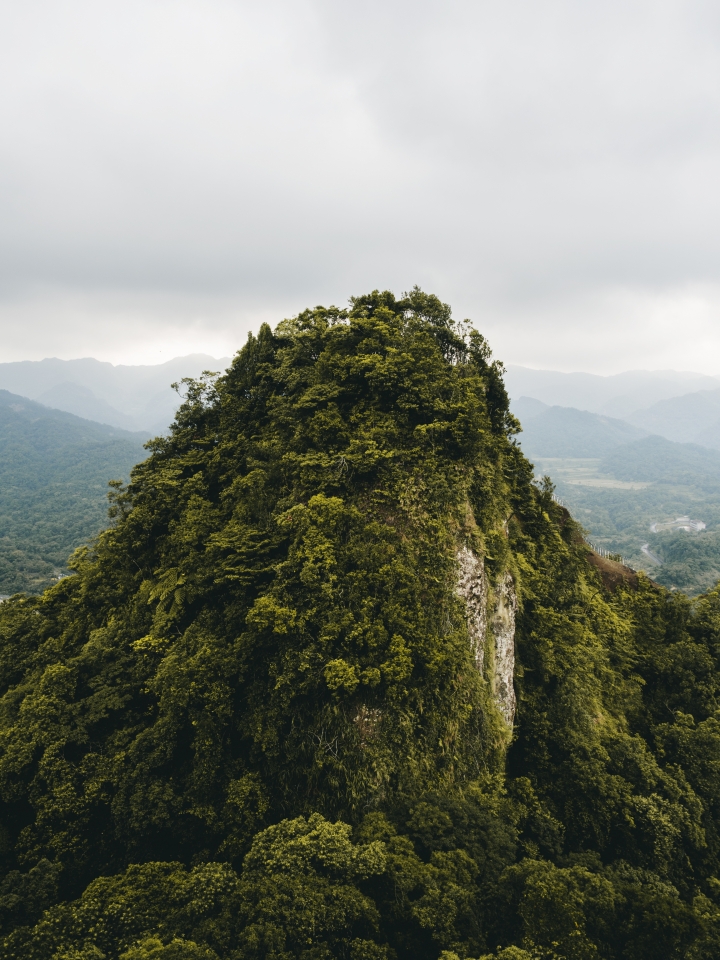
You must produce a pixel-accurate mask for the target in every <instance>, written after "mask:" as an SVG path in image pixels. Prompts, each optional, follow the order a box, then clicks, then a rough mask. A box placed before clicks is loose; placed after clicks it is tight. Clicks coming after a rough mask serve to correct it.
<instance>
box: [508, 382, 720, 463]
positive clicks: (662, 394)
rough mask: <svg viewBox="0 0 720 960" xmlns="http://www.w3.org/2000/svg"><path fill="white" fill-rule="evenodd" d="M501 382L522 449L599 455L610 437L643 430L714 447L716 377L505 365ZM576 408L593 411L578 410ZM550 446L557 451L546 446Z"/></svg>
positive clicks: (717, 444) (719, 442)
mask: <svg viewBox="0 0 720 960" xmlns="http://www.w3.org/2000/svg"><path fill="white" fill-rule="evenodd" d="M505 383H506V386H507V388H508V393H509V394H510V397H511V400H512V407H513V412H514V413H515V415H516V416H517V417H518V418H519V420H520V422H521V423H522V425H523V448H524V449H525V450H526V452H529V453H535V454H541V455H543V456H575V457H583V456H604V455H605V453H606V452H607V449H609V447H611V446H612V445H613V443H623V442H626V441H627V440H630V439H633V438H635V439H638V438H640V437H642V436H647V435H648V434H655V435H657V436H661V437H665V438H666V439H667V440H673V441H675V442H677V443H697V444H700V445H701V446H704V447H709V448H711V449H720V379H718V378H715V377H706V376H703V375H702V374H698V373H688V372H679V371H676V370H662V371H657V372H653V371H645V370H636V371H628V372H627V373H620V374H616V375H615V376H610V377H600V376H596V375H594V374H589V373H559V372H557V371H552V370H532V369H530V368H528V367H520V366H514V365H512V364H511V365H509V366H508V368H507V375H506V378H505ZM560 408H562V410H564V411H565V412H562V410H561V409H560ZM568 408H571V409H573V410H574V411H575V413H572V414H571V413H569V412H567V411H568ZM579 411H584V412H585V413H586V414H592V415H594V416H588V415H586V416H585V417H579V416H578V413H579ZM551 438H552V439H551ZM595 441H597V442H596V443H595ZM548 444H549V445H550V446H548ZM593 444H595V446H593ZM550 447H552V448H553V449H554V450H559V449H560V448H561V447H562V449H563V451H564V452H562V453H561V452H554V453H550V452H549V449H550ZM590 447H593V452H588V450H589V449H590ZM573 451H574V452H573Z"/></svg>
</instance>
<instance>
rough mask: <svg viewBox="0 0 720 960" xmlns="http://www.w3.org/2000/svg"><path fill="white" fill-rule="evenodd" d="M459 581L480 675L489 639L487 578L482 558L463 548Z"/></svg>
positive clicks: (459, 593) (458, 585)
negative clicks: (486, 643) (487, 638)
mask: <svg viewBox="0 0 720 960" xmlns="http://www.w3.org/2000/svg"><path fill="white" fill-rule="evenodd" d="M457 559H458V580H457V587H456V593H457V595H458V596H459V597H460V598H461V599H462V600H464V601H465V615H466V617H467V625H468V634H469V636H470V644H471V647H472V651H473V654H474V655H475V665H476V666H477V668H478V670H479V671H480V673H482V672H483V668H484V666H485V639H486V637H487V578H486V577H485V564H484V562H483V559H482V557H476V556H475V554H474V553H473V552H472V550H469V549H468V548H467V547H465V546H463V547H461V548H460V550H458V555H457Z"/></svg>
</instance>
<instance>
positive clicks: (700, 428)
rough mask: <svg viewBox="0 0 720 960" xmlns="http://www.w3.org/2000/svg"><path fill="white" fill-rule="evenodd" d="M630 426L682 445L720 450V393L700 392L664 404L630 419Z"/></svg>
mask: <svg viewBox="0 0 720 960" xmlns="http://www.w3.org/2000/svg"><path fill="white" fill-rule="evenodd" d="M628 421H629V422H630V423H633V424H635V426H637V427H640V428H641V429H643V430H647V431H648V432H649V433H657V434H659V435H660V436H662V437H665V438H666V439H668V440H675V441H677V442H678V443H698V444H701V445H703V446H708V447H716V448H717V446H718V437H717V434H718V430H719V429H720V390H699V391H697V392H695V393H688V394H685V395H683V396H680V397H673V398H672V399H668V400H661V401H659V402H658V403H655V404H653V405H652V406H650V407H648V408H647V409H644V410H638V411H635V412H634V413H633V414H631V415H630V416H629V417H628Z"/></svg>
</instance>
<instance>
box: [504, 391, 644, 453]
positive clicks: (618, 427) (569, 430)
mask: <svg viewBox="0 0 720 960" xmlns="http://www.w3.org/2000/svg"><path fill="white" fill-rule="evenodd" d="M523 400H524V401H525V402H524V404H521V409H522V408H523V407H524V408H528V407H530V404H529V403H528V400H529V398H527V397H525V398H523ZM531 409H532V408H531ZM535 411H537V407H536V408H535ZM535 411H533V412H534V415H532V414H531V416H530V418H529V419H528V418H527V417H526V418H525V419H524V420H522V423H523V432H522V434H521V436H520V443H521V445H522V448H523V451H524V452H525V453H526V454H527V455H528V456H530V457H532V456H534V455H536V454H537V455H540V456H543V457H603V456H605V455H606V454H607V453H609V452H610V451H611V450H613V449H614V448H615V447H617V446H620V445H621V444H624V443H627V442H628V441H630V440H637V439H640V437H643V436H645V435H646V434H645V431H644V430H641V429H639V428H638V427H635V426H633V425H632V424H628V423H625V422H624V421H623V420H615V419H614V418H613V417H605V416H600V415H599V414H596V413H589V412H588V411H587V410H575V409H573V408H571V407H548V408H547V409H546V410H541V411H539V412H535Z"/></svg>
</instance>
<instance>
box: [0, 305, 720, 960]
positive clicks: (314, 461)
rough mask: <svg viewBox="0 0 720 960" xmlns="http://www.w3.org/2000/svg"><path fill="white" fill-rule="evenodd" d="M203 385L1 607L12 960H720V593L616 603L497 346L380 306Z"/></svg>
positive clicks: (248, 354)
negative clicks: (516, 412)
mask: <svg viewBox="0 0 720 960" xmlns="http://www.w3.org/2000/svg"><path fill="white" fill-rule="evenodd" d="M186 387H187V400H186V402H185V404H184V406H183V407H182V409H181V410H180V412H179V413H178V416H177V419H176V422H175V424H174V426H173V429H172V433H171V435H170V436H169V437H167V438H162V439H159V440H156V441H154V442H153V443H152V444H151V455H150V457H149V458H148V459H147V460H146V461H145V462H144V463H142V464H141V465H139V466H138V467H136V468H135V470H134V472H133V475H132V480H131V483H130V484H129V486H128V487H127V488H121V487H116V488H115V491H114V495H113V507H112V513H113V515H114V524H113V526H112V527H111V528H110V529H109V530H107V531H106V532H105V533H103V534H102V535H101V536H100V537H99V538H98V539H97V541H96V542H95V543H94V544H93V546H92V548H91V549H89V550H87V551H85V552H83V553H80V554H78V555H76V557H75V559H74V561H73V563H74V569H75V571H76V574H75V576H73V577H70V578H68V579H67V580H64V581H62V582H61V583H60V584H58V585H57V586H56V587H54V588H52V589H51V590H49V591H47V592H46V593H45V594H43V596H42V597H38V598H34V597H25V598H23V597H17V598H14V599H13V600H11V601H9V602H7V603H4V604H3V605H2V607H0V664H1V666H0V682H1V683H2V689H1V690H0V694H2V699H0V811H1V817H0V823H1V824H2V836H1V837H0V855H1V857H2V876H3V879H2V881H0V923H1V924H2V936H3V940H2V945H1V946H0V957H2V958H8V960H9V958H23V960H25V958H28V960H31V958H33V960H34V958H38V960H45V958H47V960H51V958H54V960H102V958H106V960H119V958H122V960H150V958H152V960H200V958H203V960H246V958H247V960H250V958H253V960H254V958H258V960H259V958H267V960H270V958H275V960H290V958H303V960H321V958H334V957H337V958H350V960H365V958H377V960H380V958H397V960H404V958H407V960H410V958H413V960H423V958H427V960H436V958H438V957H441V956H442V957H443V958H444V960H451V958H453V957H459V958H477V957H481V956H497V957H501V958H503V960H526V958H529V957H541V958H548V960H550V958H556V957H560V958H568V960H575V958H578V960H581V958H582V960H584V958H595V957H603V958H618V960H619V958H627V960H645V958H647V960H650V958H653V960H654V958H656V957H659V956H662V957H667V958H687V960H700V958H711V957H715V956H717V955H718V952H719V951H720V906H719V904H720V879H718V878H720V859H719V858H720V714H719V713H718V702H717V701H718V696H719V695H720V682H719V676H720V675H719V674H718V657H719V656H720V647H719V643H720V594H719V593H718V592H717V591H715V592H711V593H709V594H708V595H706V596H704V597H702V598H700V599H699V600H698V601H695V602H694V603H692V604H691V603H690V601H688V600H687V599H686V598H684V597H683V596H677V595H670V594H668V593H666V592H664V591H663V590H661V589H659V588H657V587H656V586H655V585H654V584H652V583H651V582H650V581H648V580H647V579H645V578H643V577H639V578H631V579H623V578H622V577H616V578H614V579H613V580H612V589H610V588H609V587H607V586H606V585H605V584H604V582H603V580H602V577H601V573H600V572H599V571H598V570H597V569H596V568H594V567H593V566H591V565H590V564H589V563H588V562H587V558H586V552H585V551H586V548H585V547H584V545H583V544H582V541H581V539H580V538H579V536H578V535H577V531H576V527H575V525H574V523H573V521H572V520H571V518H570V517H569V516H568V514H567V513H566V512H565V511H564V510H562V509H561V508H560V507H558V506H557V505H556V504H554V503H553V501H552V498H551V495H550V494H551V489H550V488H549V487H547V486H546V487H544V488H540V489H539V488H537V487H536V486H535V485H534V484H533V482H532V476H533V471H532V467H531V465H530V464H529V463H528V461H527V460H526V459H525V458H524V457H523V455H522V453H521V451H520V450H519V448H518V447H517V446H516V444H515V442H514V439H513V437H514V435H515V433H516V430H517V423H516V422H515V421H514V419H513V417H512V416H511V415H510V413H509V410H508V400H507V395H506V393H505V390H504V387H503V383H502V368H501V367H500V365H498V364H497V363H495V362H493V361H492V360H491V357H490V353H489V350H488V347H487V344H486V343H485V341H484V340H483V338H482V337H481V336H480V335H479V334H477V333H476V332H474V331H472V330H471V329H469V328H467V327H465V326H464V325H456V324H454V323H453V321H452V320H451V317H450V311H449V309H448V308H447V307H446V306H445V305H443V304H442V303H441V302H440V301H438V300H437V299H436V298H434V297H432V296H428V295H425V294H423V293H421V292H420V291H418V290H415V291H413V292H412V293H411V294H409V295H407V296H406V297H405V298H403V299H401V300H396V299H395V298H394V297H393V296H392V295H391V294H388V293H383V294H380V293H377V292H376V293H373V294H371V295H368V296H365V297H360V298H356V299H354V300H353V301H352V302H351V308H350V309H349V310H347V311H343V310H338V309H335V308H330V309H323V308H317V309H315V310H309V311H306V312H305V313H302V314H300V315H299V316H298V317H296V318H295V319H293V320H291V321H286V322H284V323H281V324H280V325H279V326H278V327H277V328H276V329H275V330H274V331H272V330H270V328H269V327H267V326H264V327H263V328H262V329H261V330H260V332H259V334H258V336H257V337H253V336H251V337H250V338H249V339H248V342H247V344H246V346H245V347H244V348H243V349H242V350H241V351H240V352H239V353H238V355H237V357H236V358H235V360H234V362H233V364H232V366H231V367H230V369H229V370H228V372H227V374H226V375H224V376H223V377H220V378H214V377H210V376H208V377H206V378H204V379H203V380H201V381H198V382H189V383H187V384H186ZM463 549H464V550H466V551H469V552H470V554H471V555H472V556H473V557H475V558H477V562H478V564H479V565H480V567H479V569H482V577H483V578H484V579H483V580H482V584H483V586H482V590H480V588H479V587H478V593H477V595H478V596H483V597H485V598H486V600H487V618H488V619H487V629H486V630H485V631H484V633H483V634H482V637H481V638H480V640H478V636H479V634H478V632H477V630H475V632H473V629H472V628H471V626H469V621H468V605H467V600H466V598H464V597H463V596H462V595H461V594H460V593H459V592H458V589H457V583H458V555H459V552H460V551H461V550H463ZM608 582H610V581H609V580H608ZM508 584H511V585H512V602H513V604H516V607H517V609H516V611H515V607H514V606H513V611H515V612H514V622H515V638H514V640H515V642H514V647H515V680H514V683H515V693H516V696H517V710H516V714H515V716H514V724H513V726H512V727H511V726H510V725H509V724H508V723H507V717H508V709H509V708H508V702H507V699H506V700H505V701H504V702H503V701H502V693H501V691H500V689H499V684H498V676H499V673H498V671H499V665H498V662H497V657H496V654H497V648H496V646H494V641H493V635H492V624H493V610H497V604H498V603H499V600H498V598H499V597H500V596H501V595H507V593H508V589H509V588H508ZM483 591H484V592H483ZM503 591H505V594H503ZM494 604H495V606H493V605H494ZM478 616H479V615H478ZM479 619H482V618H481V617H480V618H479ZM506 619H507V618H506ZM481 641H482V643H484V647H482V649H480V648H479V646H478V644H479V643H480V642H481ZM510 715H511V714H510Z"/></svg>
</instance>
